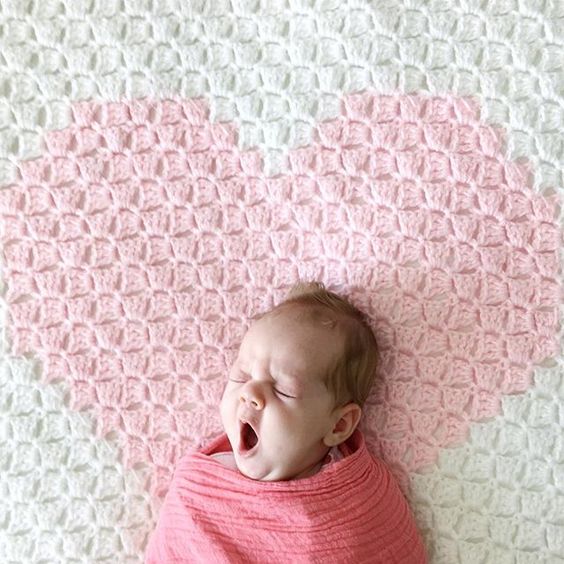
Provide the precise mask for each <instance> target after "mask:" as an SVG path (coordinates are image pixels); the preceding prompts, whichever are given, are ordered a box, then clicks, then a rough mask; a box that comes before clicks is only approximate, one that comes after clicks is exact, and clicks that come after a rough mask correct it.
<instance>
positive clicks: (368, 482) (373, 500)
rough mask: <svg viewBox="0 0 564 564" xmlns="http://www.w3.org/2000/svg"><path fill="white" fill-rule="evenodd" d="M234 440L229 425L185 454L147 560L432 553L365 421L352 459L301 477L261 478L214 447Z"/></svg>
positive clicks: (366, 558)
mask: <svg viewBox="0 0 564 564" xmlns="http://www.w3.org/2000/svg"><path fill="white" fill-rule="evenodd" d="M230 448H231V447H230V444H229V441H228V439H227V435H225V434H223V435H221V436H219V437H218V438H217V439H215V440H214V441H212V442H211V443H210V444H209V445H208V446H206V447H204V448H203V449H201V450H200V451H197V452H192V453H189V454H186V455H185V456H184V457H182V458H181V459H180V461H179V463H178V465H177V467H176V470H175V473H174V476H173V479H172V482H171V484H170V488H169V490H168V493H167V495H166V497H165V500H164V502H163V506H162V508H161V511H160V515H159V520H158V523H157V527H156V529H155V531H154V532H153V534H152V536H151V539H150V541H149V545H148V547H147V551H146V560H145V561H146V564H156V563H167V562H196V563H209V562H214V563H215V562H217V563H227V562H245V563H259V562H260V563H265V562H293V563H306V562H319V563H321V562H323V563H335V564H336V563H344V562H355V563H362V562H366V563H368V562H370V563H376V564H377V563H382V564H383V563H386V564H394V563H402V564H423V563H425V562H427V559H426V555H425V549H424V546H423V543H422V541H421V537H420V535H419V532H418V530H417V527H416V525H415V521H414V519H413V516H412V514H411V511H410V509H409V507H408V505H407V502H406V500H405V498H404V497H403V494H402V493H401V491H400V489H399V487H398V485H397V483H396V482H395V480H394V478H393V477H392V475H391V473H390V471H389V470H388V469H387V467H386V466H385V465H384V464H383V463H382V462H381V461H380V460H378V459H375V458H374V457H372V455H371V454H370V453H369V452H368V450H367V448H366V445H365V441H364V437H363V435H362V433H361V432H360V431H359V430H358V429H357V430H356V431H355V432H354V433H353V435H351V437H350V438H349V439H348V441H346V442H345V443H344V444H342V445H340V448H341V451H342V453H343V456H344V458H342V459H341V460H339V461H337V462H334V463H332V464H329V465H327V466H325V467H323V468H322V470H321V471H320V472H319V473H317V474H315V475H314V476H310V477H308V478H304V479H299V480H288V481H274V482H268V481H257V480H252V479H250V478H247V477H246V476H244V475H243V474H241V473H240V472H239V471H238V470H234V469H232V468H228V467H226V466H223V465H222V464H221V463H219V462H218V461H217V460H215V459H214V458H213V457H211V456H210V455H211V454H213V453H215V452H222V451H226V450H230Z"/></svg>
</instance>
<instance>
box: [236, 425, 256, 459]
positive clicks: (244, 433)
mask: <svg viewBox="0 0 564 564" xmlns="http://www.w3.org/2000/svg"><path fill="white" fill-rule="evenodd" d="M258 442H259V438H258V435H257V433H256V431H255V430H254V429H253V428H252V427H251V425H250V424H249V423H243V425H242V426H241V436H240V441H239V451H240V453H242V454H245V453H249V452H251V451H252V450H253V449H254V448H255V447H256V446H257V444H258Z"/></svg>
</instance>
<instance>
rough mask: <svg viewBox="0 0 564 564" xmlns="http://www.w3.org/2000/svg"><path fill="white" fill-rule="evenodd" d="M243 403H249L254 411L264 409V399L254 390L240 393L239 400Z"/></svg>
mask: <svg viewBox="0 0 564 564" xmlns="http://www.w3.org/2000/svg"><path fill="white" fill-rule="evenodd" d="M239 399H240V401H242V402H243V403H247V402H248V403H251V404H252V406H253V407H254V408H255V409H262V408H263V407H264V399H263V398H262V397H261V396H260V395H259V394H258V393H257V392H256V391H254V390H249V389H247V390H244V391H242V392H241V397H240V398H239Z"/></svg>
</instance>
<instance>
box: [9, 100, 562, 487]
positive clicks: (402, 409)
mask: <svg viewBox="0 0 564 564" xmlns="http://www.w3.org/2000/svg"><path fill="white" fill-rule="evenodd" d="M315 135H316V137H315V140H314V141H313V142H312V143H311V145H309V146H307V147H302V148H299V149H296V150H294V151H291V152H290V153H289V155H288V170H287V171H286V172H284V173H281V174H279V175H277V176H274V177H267V176H265V175H264V173H263V171H262V164H261V158H260V155H259V153H258V152H257V151H244V150H241V149H239V148H238V147H237V143H236V128H235V126H234V125H233V124H225V123H211V122H210V121H209V119H208V115H207V109H206V106H205V104H204V103H203V102H202V101H201V100H183V99H170V100H155V101H151V100H134V101H123V102H119V103H101V102H81V103H77V104H74V105H73V107H72V123H71V124H70V126H69V127H67V128H66V129H63V130H60V131H52V132H49V133H47V134H46V136H45V147H46V151H47V154H46V155H45V156H44V157H41V158H39V159H36V160H33V161H27V162H22V163H21V166H20V178H19V179H18V180H17V181H16V182H15V183H13V184H12V185H10V186H8V187H7V188H5V189H3V190H2V191H0V214H1V219H2V231H1V240H2V243H3V252H4V264H5V268H4V279H5V281H6V284H7V288H6V291H5V296H4V299H5V300H6V302H7V306H8V312H9V320H8V330H9V334H10V337H11V340H12V352H13V354H17V355H21V354H24V353H32V354H34V355H36V356H37V357H38V358H39V359H40V361H41V362H42V364H43V378H44V380H45V381H46V382H49V381H53V380H56V379H61V378H64V379H65V381H66V382H67V383H68V385H69V388H70V401H71V405H72V407H73V408H75V409H89V410H91V413H92V414H93V415H94V417H95V420H96V422H97V434H98V435H99V436H104V435H105V434H107V433H109V432H112V431H113V432H116V433H117V436H118V438H119V440H120V443H121V445H122V447H123V452H124V462H125V464H126V466H128V467H132V466H133V465H134V464H136V463H140V462H141V463H148V464H149V465H151V466H152V470H153V474H152V479H151V484H150V489H151V490H152V491H154V492H157V493H162V492H163V491H164V490H165V488H166V484H168V481H169V479H170V475H171V469H172V468H173V467H174V463H175V461H176V460H177V459H178V457H179V456H181V455H182V454H183V452H184V451H185V450H186V449H188V448H194V447H197V446H201V445H202V444H203V443H205V442H206V441H207V440H208V439H209V438H210V437H211V436H212V435H214V434H217V433H218V432H220V430H221V427H220V422H219V416H218V410H217V405H218V402H219V397H220V394H221V391H222V388H223V384H224V379H225V374H226V372H227V368H228V366H229V364H230V363H231V361H232V360H233V355H234V353H235V352H236V349H237V346H238V344H239V342H240V340H241V338H242V336H243V335H244V332H245V330H246V329H247V328H248V327H249V318H250V317H251V316H253V315H254V314H256V313H257V312H259V311H264V310H266V309H267V308H268V307H270V306H272V305H273V304H274V303H277V302H278V301H280V300H281V299H282V298H283V297H284V295H285V292H286V291H287V289H288V288H289V287H290V286H291V285H292V284H293V283H294V282H295V281H296V280H297V279H298V278H306V279H307V278H313V279H319V280H322V281H324V282H325V283H326V285H327V286H328V287H330V288H331V289H333V290H335V291H337V292H342V293H344V294H346V295H347V296H348V297H349V298H350V299H351V301H352V302H353V303H354V304H355V305H357V306H358V307H359V308H361V309H363V310H364V311H366V312H367V313H368V314H369V316H370V317H371V319H372V320H373V327H374V329H375V332H376V335H377V338H378V341H379V344H380V347H381V350H382V362H381V365H380V368H379V373H378V382H377V384H376V386H375V389H374V391H373V393H372V394H371V397H370V399H369V401H368V403H367V406H366V409H365V415H364V418H363V422H362V427H363V430H364V432H365V434H366V437H367V443H368V445H369V447H370V448H371V450H372V451H373V452H374V453H375V454H376V455H379V456H382V457H383V458H384V459H385V460H386V461H387V462H388V463H389V464H390V465H391V466H392V468H393V469H394V471H395V472H396V474H397V476H398V478H400V480H404V479H405V476H406V475H407V473H408V472H410V471H413V470H416V469H418V468H422V467H423V466H424V465H426V464H428V463H430V462H432V461H433V460H435V458H436V456H437V453H438V451H439V449H440V448H441V447H444V446H446V445H452V444H455V443H457V442H460V441H462V440H464V438H465V436H466V433H467V431H468V427H469V424H470V422H471V421H474V420H480V419H483V418H486V417H492V416H494V415H495V414H496V413H498V412H499V410H500V399H501V397H502V395H503V394H509V393H516V392H523V391H524V390H525V389H526V388H527V387H528V386H529V385H530V383H531V373H532V367H533V364H534V363H538V362H540V361H542V360H543V359H545V358H546V357H550V356H552V355H554V354H555V353H556V351H557V339H556V334H557V325H558V304H559V295H560V287H559V283H558V278H557V273H558V268H559V264H558V261H559V259H558V250H557V249H558V240H559V236H560V233H559V229H558V226H557V224H556V222H555V219H554V217H555V211H556V208H557V204H556V201H555V200H554V197H543V196H540V195H537V194H535V193H534V192H533V191H532V189H531V188H530V187H529V186H528V185H527V176H528V174H529V168H528V167H527V165H524V164H519V163H515V162H510V161H507V160H506V158H505V157H504V155H503V151H502V141H503V139H502V135H501V133H500V132H499V131H496V130H495V129H494V128H493V127H491V126H489V125H486V124H484V123H482V122H481V121H480V120H479V117H478V106H477V104H476V103H475V102H473V101H472V100H468V99H463V98H458V97H455V96H444V97H440V96H436V97H424V96H418V95H402V94H394V95H389V96H382V95H376V94H373V93H371V92H364V93H360V94H355V95H351V96H347V97H345V98H344V99H343V104H342V114H341V115H340V116H339V117H338V118H336V119H334V120H331V121H328V122H324V123H321V124H320V125H319V126H318V127H317V129H316V132H315Z"/></svg>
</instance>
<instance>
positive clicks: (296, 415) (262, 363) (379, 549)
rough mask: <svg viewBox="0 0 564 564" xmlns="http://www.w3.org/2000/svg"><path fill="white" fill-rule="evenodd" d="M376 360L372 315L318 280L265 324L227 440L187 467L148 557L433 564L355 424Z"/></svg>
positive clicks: (224, 415) (237, 395) (229, 397)
mask: <svg viewBox="0 0 564 564" xmlns="http://www.w3.org/2000/svg"><path fill="white" fill-rule="evenodd" d="M377 360H378V348H377V344H376V339H375V337H374V334H373V332H372V330H371V328H370V326H369V324H368V322H367V320H366V318H365V316H364V314H363V313H362V312H360V311H359V310H358V309H357V308H356V307H354V306H353V305H352V304H350V303H349V302H348V301H346V300H345V299H343V298H341V297H340V296H338V295H337V294H335V293H333V292H329V291H327V290H326V289H325V287H324V286H323V284H321V283H318V282H311V283H298V284H297V285H296V286H294V288H293V289H292V291H291V292H290V294H289V295H288V297H287V299H286V300H284V301H283V302H282V303H280V304H278V305H277V306H276V307H274V308H273V309H272V310H270V311H268V312H267V313H265V314H264V315H262V316H260V317H259V318H258V320H255V322H254V323H253V324H252V325H251V327H250V329H249V330H248V332H247V333H246V335H245V336H244V339H243V341H242V343H241V345H240V348H239V353H238V356H237V359H236V361H235V363H234V364H233V366H232V367H231V370H230V372H229V377H228V381H227V384H226V387H225V390H224V393H223V397H222V399H221V404H220V414H221V421H222V424H223V427H224V430H225V433H224V434H223V435H221V436H220V437H218V438H217V439H216V440H215V441H213V442H212V443H211V444H210V445H208V446H207V447H206V448H204V449H202V450H201V451H199V452H198V453H195V454H194V453H192V454H188V455H186V456H185V457H184V458H183V459H181V461H180V462H179V465H178V466H177V468H176V470H175V474H174V477H173V480H172V483H171V487H170V489H169V492H168V494H167V497H166V498H165V501H164V504H163V508H162V509H161V513H160V516H159V523H158V525H157V528H156V530H155V532H154V533H153V535H152V538H151V541H150V543H149V547H148V550H147V553H146V557H147V560H146V562H148V563H149V562H150V563H153V562H173V561H174V562H335V563H336V562H355V563H357V562H374V563H377V562H382V563H388V562H405V563H409V564H411V563H413V564H420V563H423V562H426V557H425V551H424V548H423V544H422V542H421V538H420V536H419V533H418V531H417V528H416V526H415V523H414V521H413V518H412V516H411V513H410V511H409V508H408V507H407V504H406V502H405V500H404V498H403V496H402V495H401V492H400V491H399V488H398V486H397V485H396V483H395V481H394V480H393V478H392V476H391V474H390V473H389V471H388V470H387V468H386V467H385V466H384V464H383V463H382V462H381V461H378V460H376V459H374V458H373V457H371V455H369V453H368V451H367V450H366V446H365V444H364V439H363V437H362V434H361V432H360V431H359V430H358V429H357V426H358V424H359V421H360V418H361V415H362V406H363V405H364V402H365V400H366V398H367V396H368V394H369V392H370V389H371V386H372V384H373V381H374V376H375V370H376V364H377Z"/></svg>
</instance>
